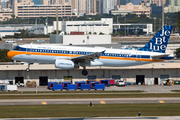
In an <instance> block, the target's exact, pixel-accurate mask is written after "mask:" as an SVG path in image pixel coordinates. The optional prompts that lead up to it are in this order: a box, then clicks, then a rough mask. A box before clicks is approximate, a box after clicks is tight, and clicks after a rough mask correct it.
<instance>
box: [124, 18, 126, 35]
mask: <svg viewBox="0 0 180 120" xmlns="http://www.w3.org/2000/svg"><path fill="white" fill-rule="evenodd" d="M124 25H125V26H124V33H125V36H126V18H125V24H124Z"/></svg>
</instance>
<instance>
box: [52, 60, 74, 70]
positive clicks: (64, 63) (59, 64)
mask: <svg viewBox="0 0 180 120" xmlns="http://www.w3.org/2000/svg"><path fill="white" fill-rule="evenodd" d="M55 67H56V68H61V69H74V68H75V64H74V62H73V61H70V60H63V59H56V61H55Z"/></svg>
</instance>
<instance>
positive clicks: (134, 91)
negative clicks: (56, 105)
mask: <svg viewBox="0 0 180 120" xmlns="http://www.w3.org/2000/svg"><path fill="white" fill-rule="evenodd" d="M142 92H144V91H141V90H129V91H38V93H45V94H46V93H142ZM23 93H24V94H34V93H36V91H23ZM0 94H21V91H8V92H4V91H0Z"/></svg>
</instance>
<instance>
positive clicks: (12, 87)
mask: <svg viewBox="0 0 180 120" xmlns="http://www.w3.org/2000/svg"><path fill="white" fill-rule="evenodd" d="M7 91H17V85H7Z"/></svg>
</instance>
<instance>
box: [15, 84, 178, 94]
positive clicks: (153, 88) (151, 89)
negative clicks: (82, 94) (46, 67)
mask: <svg viewBox="0 0 180 120" xmlns="http://www.w3.org/2000/svg"><path fill="white" fill-rule="evenodd" d="M92 90H93V89H92ZM133 90H136V91H138V90H139V91H144V92H145V93H172V91H171V90H180V85H172V86H163V85H128V86H125V87H117V86H111V87H106V88H105V91H133ZM18 91H36V88H28V87H19V88H18ZM37 91H52V90H49V89H47V86H38V87H37Z"/></svg>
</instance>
